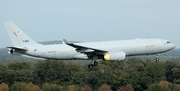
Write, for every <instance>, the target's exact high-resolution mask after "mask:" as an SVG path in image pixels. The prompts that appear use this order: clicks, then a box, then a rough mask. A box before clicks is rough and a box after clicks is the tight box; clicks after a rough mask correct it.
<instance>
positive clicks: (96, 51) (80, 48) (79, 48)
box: [63, 39, 108, 54]
mask: <svg viewBox="0 0 180 91" xmlns="http://www.w3.org/2000/svg"><path fill="white" fill-rule="evenodd" d="M63 42H64V43H65V44H67V45H69V46H71V47H74V48H76V51H77V52H81V53H84V54H89V53H94V54H104V53H107V52H108V51H106V50H100V49H95V48H90V47H85V46H81V45H77V44H74V43H72V42H69V41H67V40H66V39H63Z"/></svg>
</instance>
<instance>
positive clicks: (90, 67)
mask: <svg viewBox="0 0 180 91" xmlns="http://www.w3.org/2000/svg"><path fill="white" fill-rule="evenodd" d="M97 65H98V62H96V61H95V60H92V64H89V65H88V68H89V69H92V68H93V67H94V66H97Z"/></svg>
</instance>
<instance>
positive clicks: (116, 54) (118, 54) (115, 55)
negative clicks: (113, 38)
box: [104, 51, 126, 61]
mask: <svg viewBox="0 0 180 91" xmlns="http://www.w3.org/2000/svg"><path fill="white" fill-rule="evenodd" d="M125 57H126V54H125V52H122V51H113V52H108V53H106V54H105V55H104V60H106V61H109V60H111V61H120V60H124V59H125Z"/></svg>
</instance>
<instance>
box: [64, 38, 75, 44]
mask: <svg viewBox="0 0 180 91" xmlns="http://www.w3.org/2000/svg"><path fill="white" fill-rule="evenodd" d="M63 42H64V43H66V44H67V45H70V44H73V43H71V42H69V41H67V40H66V39H63Z"/></svg>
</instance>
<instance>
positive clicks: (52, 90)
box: [42, 83, 60, 91]
mask: <svg viewBox="0 0 180 91" xmlns="http://www.w3.org/2000/svg"><path fill="white" fill-rule="evenodd" d="M42 91H60V87H59V86H58V85H57V84H49V83H45V84H43V86H42Z"/></svg>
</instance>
